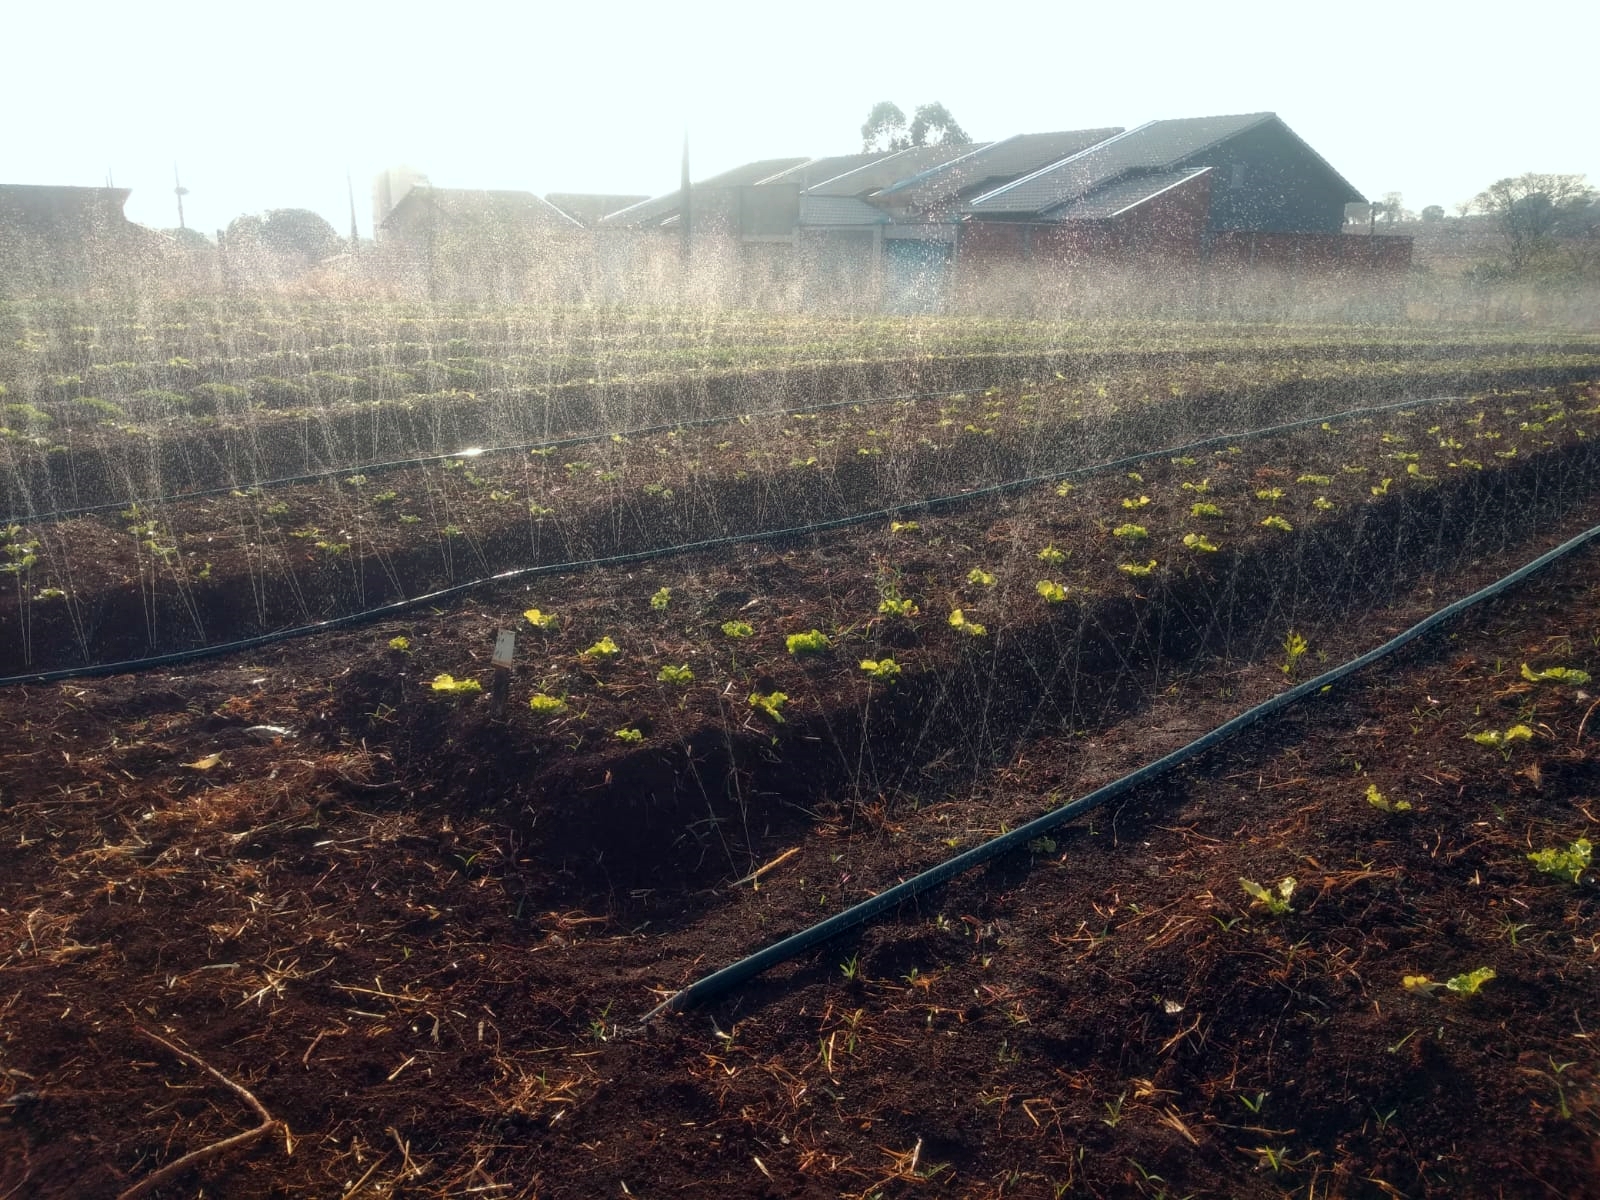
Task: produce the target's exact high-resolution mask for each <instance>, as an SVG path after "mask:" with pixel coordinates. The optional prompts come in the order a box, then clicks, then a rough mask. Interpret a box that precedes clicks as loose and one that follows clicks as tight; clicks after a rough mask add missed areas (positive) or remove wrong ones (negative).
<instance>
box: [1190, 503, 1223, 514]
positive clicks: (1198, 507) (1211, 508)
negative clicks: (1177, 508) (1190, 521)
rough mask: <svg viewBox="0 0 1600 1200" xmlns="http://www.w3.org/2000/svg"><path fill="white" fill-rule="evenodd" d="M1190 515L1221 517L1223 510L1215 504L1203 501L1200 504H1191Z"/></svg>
mask: <svg viewBox="0 0 1600 1200" xmlns="http://www.w3.org/2000/svg"><path fill="white" fill-rule="evenodd" d="M1189 515H1190V516H1191V517H1220V516H1221V515H1222V510H1221V509H1220V508H1218V507H1217V506H1216V505H1215V504H1207V503H1205V502H1204V501H1201V502H1200V503H1199V504H1191V505H1190V506H1189Z"/></svg>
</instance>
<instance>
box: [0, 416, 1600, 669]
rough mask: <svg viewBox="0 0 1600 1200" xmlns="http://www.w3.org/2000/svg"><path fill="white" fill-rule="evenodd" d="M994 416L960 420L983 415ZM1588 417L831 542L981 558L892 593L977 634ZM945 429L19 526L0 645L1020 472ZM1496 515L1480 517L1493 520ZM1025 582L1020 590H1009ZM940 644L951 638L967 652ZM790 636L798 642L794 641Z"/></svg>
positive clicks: (1181, 469)
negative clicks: (760, 459)
mask: <svg viewBox="0 0 1600 1200" xmlns="http://www.w3.org/2000/svg"><path fill="white" fill-rule="evenodd" d="M993 399H994V398H993V397H989V398H985V397H982V396H977V397H967V398H966V399H965V400H964V401H963V402H962V403H963V404H968V405H970V406H972V407H974V408H981V407H983V406H985V405H986V404H988V403H989V402H990V401H992V400H993ZM1597 400H1600V395H1597V394H1596V391H1595V389H1593V388H1589V389H1568V390H1567V391H1565V392H1561V393H1558V392H1551V393H1544V394H1540V395H1522V396H1489V397H1484V398H1482V399H1481V400H1480V401H1479V402H1477V403H1472V404H1460V405H1450V406H1444V407H1440V408H1416V409H1405V410H1399V411H1396V412H1392V413H1388V414H1384V415H1383V416H1382V417H1381V418H1369V419H1366V420H1364V421H1362V422H1358V423H1355V424H1353V425H1351V426H1350V427H1349V428H1348V429H1342V430H1341V429H1336V428H1333V427H1329V428H1325V429H1312V430H1310V431H1307V432H1304V433H1300V434H1295V435H1287V436H1280V437H1275V438H1270V439H1260V440H1257V441H1250V442H1246V443H1243V444H1242V445H1239V446H1233V447H1224V448H1221V449H1219V450H1217V451H1216V452H1215V453H1211V454H1206V455H1193V456H1186V457H1178V458H1175V459H1173V460H1172V461H1165V460H1162V459H1157V460H1155V461H1153V462H1150V463H1147V464H1145V465H1141V466H1140V467H1139V468H1138V470H1136V471H1133V472H1131V473H1130V474H1128V476H1127V477H1126V478H1123V477H1122V476H1120V475H1113V474H1107V473H1103V472H1102V473H1100V474H1097V475H1096V474H1091V475H1090V476H1089V477H1088V478H1085V479H1083V480H1082V481H1080V482H1079V483H1078V484H1073V483H1062V484H1061V485H1060V486H1059V487H1058V486H1055V485H1050V486H1045V487H1038V488H1034V489H1033V490H1032V491H1031V492H1026V493H1023V494H1020V495H1018V496H1017V497H1016V499H1015V501H1014V502H1012V501H1006V502H1005V503H1006V504H1008V505H1009V504H1012V503H1014V504H1015V506H1016V507H1015V510H1014V513H1009V514H1008V515H1006V516H1004V517H999V518H997V517H995V516H994V515H993V507H992V506H993V504H994V501H979V502H973V503H970V504H968V505H967V506H966V508H965V509H964V510H961V511H958V512H955V513H951V514H950V515H938V516H936V515H933V514H920V513H918V512H915V511H912V510H908V511H907V512H905V513H904V514H903V515H902V516H900V517H899V518H897V519H896V520H894V521H892V522H891V521H887V520H886V521H883V522H880V523H879V524H880V528H878V529H876V530H874V529H872V528H870V527H869V528H865V529H863V530H860V531H857V532H855V533H852V534H849V535H845V536H842V537H841V538H838V539H835V540H834V541H833V542H832V543H830V545H833V546H834V547H835V550H834V552H835V553H838V554H840V555H842V557H843V561H845V562H854V563H857V564H860V563H865V562H869V561H874V560H878V561H883V562H885V563H887V564H889V565H888V566H886V567H885V568H884V569H885V570H886V571H890V572H891V575H890V576H886V577H885V578H891V577H892V572H893V571H897V570H902V569H903V568H901V567H898V566H895V565H894V564H895V560H898V559H908V560H911V561H917V560H920V559H922V558H923V557H924V556H926V555H928V554H929V553H933V552H935V551H937V552H939V553H941V554H943V555H945V556H947V557H948V551H947V550H939V549H938V548H939V547H943V546H946V545H948V544H952V543H953V544H961V545H965V546H968V547H972V546H986V547H990V548H991V549H989V550H987V551H984V552H982V553H977V554H972V555H969V556H968V557H971V559H972V561H970V562H966V561H964V560H958V561H956V562H954V563H953V564H952V569H955V570H956V574H955V576H954V577H944V576H941V577H939V578H938V579H926V580H918V581H917V583H916V585H915V587H910V586H907V587H905V588H902V589H901V591H902V598H906V597H909V598H912V599H913V600H914V602H915V605H916V606H917V607H918V608H920V609H921V610H922V611H924V612H928V613H933V612H936V611H937V613H938V616H939V619H940V620H943V621H948V619H949V617H950V616H951V615H952V613H953V611H954V609H956V608H961V609H962V611H963V613H965V614H966V615H967V617H968V618H970V620H972V621H975V622H977V623H979V624H988V623H989V618H990V617H991V616H993V615H998V611H996V610H991V608H990V607H989V606H990V605H991V604H992V603H994V602H995V598H1000V602H1001V605H1002V609H1001V610H1000V611H1003V610H1004V609H1005V607H1006V606H1008V605H1010V604H1012V603H1013V602H1015V600H1016V597H1017V596H1018V595H1019V594H1022V595H1030V594H1031V599H1030V600H1029V601H1028V603H1031V604H1048V603H1049V602H1051V601H1060V600H1062V599H1064V598H1065V597H1066V596H1073V597H1077V598H1080V599H1081V598H1089V597H1100V596H1105V595H1108V594H1126V593H1129V592H1131V591H1138V590H1140V589H1142V588H1144V587H1147V586H1152V584H1151V582H1150V581H1152V580H1154V581H1156V582H1159V581H1160V580H1162V579H1164V578H1166V577H1167V576H1168V575H1169V574H1170V573H1171V572H1174V571H1179V572H1183V571H1187V570H1188V569H1190V568H1191V567H1192V566H1193V565H1194V564H1196V563H1198V562H1202V561H1204V560H1205V559H1207V558H1209V557H1211V556H1213V555H1215V554H1217V553H1218V552H1219V551H1229V552H1231V551H1233V550H1235V549H1238V548H1239V544H1240V542H1241V541H1242V540H1248V539H1251V538H1257V539H1259V538H1268V539H1270V538H1274V537H1286V536H1289V535H1292V534H1294V533H1295V531H1297V530H1302V529H1315V528H1317V527H1319V526H1320V525H1322V524H1326V523H1328V522H1330V521H1334V520H1342V519H1344V518H1345V517H1346V516H1347V515H1348V514H1351V513H1354V512H1359V511H1361V510H1362V509H1363V508H1364V507H1365V506H1367V505H1370V504H1372V503H1376V502H1379V501H1382V500H1383V499H1385V498H1386V497H1388V496H1390V495H1395V494H1400V493H1402V492H1411V491H1417V492H1427V491H1429V490H1430V489H1434V488H1437V487H1440V486H1446V485H1451V486H1453V481H1459V480H1462V479H1468V480H1472V479H1476V478H1478V477H1483V476H1492V475H1494V474H1495V472H1496V471H1498V470H1503V469H1505V468H1506V467H1508V466H1512V465H1517V464H1520V463H1524V462H1528V461H1530V460H1538V459H1540V458H1541V457H1543V456H1547V455H1548V454H1549V453H1550V452H1553V451H1559V450H1562V449H1564V448H1567V449H1570V448H1575V447H1584V446H1585V445H1587V444H1589V443H1590V442H1591V439H1590V428H1589V427H1590V426H1593V425H1594V424H1595V417H1596V416H1597V415H1600V405H1597V404H1596V401H1597ZM991 411H992V410H991ZM941 419H944V420H952V421H953V418H941ZM953 436H954V437H955V442H956V445H957V446H958V447H971V448H973V449H972V450H963V451H962V452H961V453H952V454H951V455H950V456H948V457H940V456H938V455H933V454H929V455H927V456H926V457H924V458H922V459H918V458H917V457H916V455H915V451H916V450H917V449H918V447H917V446H916V445H915V444H912V445H909V446H905V445H902V446H901V447H900V448H899V449H898V450H896V451H895V452H894V453H889V452H885V454H884V455H883V456H882V458H883V464H882V465H880V463H879V459H878V458H877V457H875V456H867V457H865V458H864V457H863V456H861V455H859V454H856V453H848V454H844V453H841V454H840V455H839V458H838V460H837V461H836V462H831V463H830V464H829V465H828V466H827V467H826V468H824V467H822V466H820V465H810V466H806V465H802V466H794V467H792V468H786V469H782V470H776V471H773V472H770V473H762V474H759V475H750V474H749V473H748V472H746V470H745V467H744V465H742V464H744V463H745V462H746V461H747V460H746V459H744V458H743V456H742V455H741V454H738V453H735V451H734V450H733V449H732V448H731V447H730V448H728V449H727V450H725V451H723V454H724V455H725V456H726V461H725V464H724V469H722V470H720V471H713V470H705V471H695V470H691V469H690V468H691V466H692V460H690V459H689V458H688V455H689V454H690V453H691V452H693V453H701V452H703V451H704V450H705V448H704V447H701V448H699V449H697V450H693V451H691V450H690V449H688V448H685V447H682V446H679V445H678V444H677V442H676V441H675V439H673V438H672V437H670V436H669V435H663V437H662V438H660V439H659V440H658V441H657V442H655V443H651V444H647V445H638V444H635V445H628V446H617V445H610V446H608V450H610V451H612V452H615V453H616V454H617V455H618V458H617V459H616V460H614V461H609V460H608V461H600V460H596V461H582V462H579V461H568V462H566V463H560V462H558V461H555V459H554V456H527V457H525V458H523V459H521V460H519V461H518V462H516V463H515V464H514V466H507V465H506V464H504V463H502V464H499V466H498V468H497V467H496V465H495V464H491V463H489V462H488V461H487V460H485V462H483V463H479V462H476V461H474V460H469V459H457V460H452V461H449V462H446V463H443V464H440V465H439V466H438V467H436V468H430V469H418V470H414V471H410V472H405V473H400V474H397V475H396V476H393V477H389V478H386V479H382V480H369V479H363V478H361V477H347V478H345V479H343V480H340V481H338V482H337V483H335V484H333V485H331V486H329V487H326V488H322V489H301V490H297V491H291V492H290V493H288V494H286V495H285V496H280V495H278V494H276V493H272V494H265V495H252V494H248V493H240V494H238V495H233V496H227V497H219V498H215V499H211V500H206V501H197V502H192V503H189V504H186V505H181V506H176V505H175V506H171V507H170V508H168V509H166V510H161V511H155V510H150V511H147V510H144V509H128V510H125V511H124V512H123V513H121V514H118V515H115V516H112V517H111V518H110V519H107V520H101V519H78V520H72V521H63V522H59V523H56V524H49V525H41V526H38V527H30V526H24V525H16V526H13V527H11V528H10V529H9V530H6V531H5V535H6V538H7V540H6V543H5V553H6V555H7V557H8V562H7V564H6V565H7V567H8V569H9V570H10V573H11V574H13V576H14V578H15V580H16V588H15V590H14V592H13V593H12V594H11V595H9V596H7V597H6V598H5V599H4V600H3V601H0V620H3V621H4V623H5V624H4V626H0V628H9V630H10V633H9V634H8V636H7V638H6V645H5V647H4V649H5V656H6V657H5V659H4V661H5V662H6V663H7V666H8V668H9V669H8V671H7V673H10V672H12V671H18V670H22V669H24V668H25V667H29V666H33V667H39V666H54V665H64V664H69V663H73V662H85V661H90V662H92V661H108V660H115V659H118V658H124V657H138V656H141V655H144V654H148V653H151V652H155V651H162V650H169V649H174V648H179V647H182V646H186V645H194V644H197V643H198V644H204V643H208V642H220V641H227V640H231V639H233V638H236V637H240V636H246V635H251V634H255V633H258V632H264V631H270V630H272V629H276V628H283V627H286V626H292V625H298V624H301V623H303V622H306V621H310V620H317V619H324V618H328V617H333V616H338V615H341V614H349V613H356V612H360V611H362V610H364V609H368V608H372V607H375V606H377V605H380V604H384V603H388V602H392V601H395V600H399V599H405V598H409V597H414V596H418V595H423V594H426V593H428V592H431V591H433V590H435V589H437V588H439V587H444V586H449V585H451V584H455V583H459V582H462V581H463V580H469V579H476V578H483V577H485V576H488V575H490V574H493V573H496V572H498V571H502V570H509V569H516V568H524V567H531V566H536V565H541V564H543V565H554V564H560V563H563V562H570V561H575V560H578V561H581V560H588V559H594V558H601V557H605V556H610V555H617V554H650V553H652V552H658V551H660V550H661V549H662V548H665V547H671V546H673V545H682V544H687V543H696V542H701V541H705V540H707V539H710V538H716V537H738V536H744V535H749V534H753V533H758V532H761V531H763V530H773V529H784V528H793V527H794V526H796V525H799V524H803V523H804V522H806V521H808V520H822V519H827V518H830V517H839V516H848V515H850V514H852V513H857V512H860V511H862V510H863V509H872V508H878V507H881V506H884V505H893V504H896V503H897V502H901V501H902V500H903V501H904V502H905V503H907V504H908V505H912V504H913V502H914V501H916V499H917V498H918V497H919V496H921V495H926V494H927V493H925V492H919V491H917V490H916V485H920V484H926V483H928V482H930V481H931V482H939V483H945V484H951V483H959V482H963V477H962V475H961V469H962V467H963V465H964V464H965V466H966V467H967V468H969V469H971V470H972V471H973V473H974V476H976V477H977V478H984V477H985V475H984V472H986V471H993V470H994V469H996V468H997V467H1004V466H1008V465H1009V466H1016V465H1019V464H1018V463H1016V462H1011V463H1008V462H1006V461H1005V460H1004V455H1003V450H1004V442H1003V441H1001V440H999V439H996V440H995V441H994V443H993V445H997V446H999V447H1000V449H999V450H995V451H994V454H995V455H996V457H991V458H987V459H986V458H982V457H971V458H966V457H964V455H966V454H968V453H975V451H976V450H983V449H990V448H991V446H992V443H991V439H990V438H989V437H987V436H984V435H982V434H976V435H975V434H970V433H967V432H966V431H965V429H962V430H961V431H960V432H959V433H957V434H955V435H953ZM711 449H713V450H714V449H715V448H714V447H712V448H711ZM658 452H660V453H658ZM638 461H644V462H647V463H650V464H651V467H652V469H653V470H654V471H658V472H668V474H665V475H652V476H650V478H651V479H652V480H665V482H650V483H646V484H644V485H643V486H642V487H639V486H638V477H636V476H635V477H631V478H630V476H629V475H628V473H627V472H628V470H629V468H628V465H627V464H628V463H629V462H638ZM1246 462H1250V463H1255V464H1256V466H1254V467H1253V468H1251V469H1250V470H1249V471H1245V470H1242V469H1241V468H1240V466H1239V465H1238V464H1240V463H1246ZM702 465H704V464H702ZM1020 465H1026V464H1025V463H1023V464H1020ZM1530 469H1532V468H1530ZM671 472H678V474H672V473H671ZM969 478H970V477H969ZM396 484H403V490H402V488H401V487H396V486H395V485H396ZM1558 484H1559V486H1557V485H1558ZM1569 486H1571V487H1576V486H1578V485H1577V484H1572V485H1569V484H1567V483H1566V482H1564V481H1563V480H1561V479H1559V478H1558V479H1556V480H1555V481H1554V482H1552V484H1551V487H1552V488H1553V489H1554V490H1555V492H1556V493H1560V492H1561V491H1562V489H1563V488H1568V487H1569ZM636 488H637V490H635V489H636ZM650 489H654V490H653V491H652V490H650ZM291 501H292V503H291ZM1502 517H1503V514H1495V513H1493V512H1487V513H1486V514H1484V519H1485V520H1489V521H1491V523H1492V522H1494V521H1499V520H1501V519H1502ZM1019 521H1020V522H1022V523H1023V525H1024V526H1026V527H1031V528H1035V529H1036V530H1037V536H1034V537H1033V540H1035V541H1038V544H1037V545H1032V544H1030V543H1029V542H1027V541H1025V540H1020V536H1021V535H1020V534H1018V533H1017V532H1015V530H1016V529H1017V528H1018V526H1017V525H1016V522H1019ZM941 522H954V523H955V529H953V530H951V531H950V532H941V531H940V530H941V528H942V527H941V525H940V523H941ZM1030 536H1033V535H1030ZM930 538H931V540H930ZM1041 539H1042V540H1041ZM1019 565H1020V566H1021V567H1022V568H1023V570H1024V574H1025V575H1029V577H1026V578H1024V577H1023V576H1022V575H1017V574H1016V572H1017V569H1018V567H1019ZM974 572H977V573H978V576H974V575H973V573H974ZM1029 573H1031V574H1029ZM982 575H994V576H995V577H996V578H997V579H1001V580H1006V581H1008V582H1005V583H1003V584H1002V585H1001V586H999V587H998V589H997V590H994V591H990V590H989V589H988V588H987V587H986V586H984V585H982V584H981V582H980V583H978V584H976V585H975V584H974V583H973V579H974V578H978V577H981V576H982ZM881 582H882V581H880V583H881ZM882 586H885V587H887V586H888V584H887V583H884V584H883V585H882ZM895 586H896V587H899V586H900V585H895ZM974 586H976V587H977V590H976V591H975V592H974V591H973V590H972V588H973V587H974ZM1019 588H1021V592H1020V593H1019V591H1018V589H1019ZM935 596H937V597H939V600H938V602H937V604H935V602H934V600H933V599H932V597H935ZM946 600H948V601H949V603H945V601H946ZM941 606H942V607H941ZM541 607H543V608H546V609H549V608H554V609H555V610H556V611H561V610H562V607H563V606H561V605H559V604H554V605H552V604H548V603H547V604H544V605H542V606H541ZM879 615H886V614H875V613H872V612H867V613H862V614H858V617H859V622H860V623H861V624H863V625H865V624H870V623H871V622H873V621H874V620H875V619H876V617H877V616H879ZM838 620H839V621H842V622H843V623H844V624H850V623H851V621H850V620H847V619H845V618H843V617H840V618H838ZM836 623H838V622H836ZM949 629H950V630H951V632H950V633H949V634H946V635H945V636H946V637H950V636H954V635H959V634H962V633H963V632H966V633H968V634H969V635H970V630H967V631H964V630H962V629H961V628H959V627H957V626H949ZM607 632H608V631H606V630H587V631H584V632H583V633H582V634H581V635H580V636H588V634H589V633H593V634H594V637H593V638H591V639H590V641H591V642H592V641H595V640H598V639H599V638H600V637H602V636H605V635H606V634H607ZM609 632H611V633H614V632H615V631H609ZM790 632H805V631H804V630H787V631H785V636H786V635H787V633H790ZM588 644H590V643H589V642H586V643H585V645H588ZM862 657H863V658H867V659H874V660H875V659H876V658H877V657H879V656H877V655H875V654H870V653H865V652H864V653H863V654H862ZM660 665H665V664H658V667H659V666H660Z"/></svg>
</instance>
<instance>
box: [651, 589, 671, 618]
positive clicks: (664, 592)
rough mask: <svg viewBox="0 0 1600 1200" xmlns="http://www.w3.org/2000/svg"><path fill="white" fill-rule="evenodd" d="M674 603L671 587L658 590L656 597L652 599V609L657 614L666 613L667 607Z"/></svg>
mask: <svg viewBox="0 0 1600 1200" xmlns="http://www.w3.org/2000/svg"><path fill="white" fill-rule="evenodd" d="M671 603H672V589H671V588H669V587H664V588H658V589H656V593H655V595H653V596H651V597H650V607H651V608H653V609H655V610H656V611H657V612H666V611H667V605H669V604H671Z"/></svg>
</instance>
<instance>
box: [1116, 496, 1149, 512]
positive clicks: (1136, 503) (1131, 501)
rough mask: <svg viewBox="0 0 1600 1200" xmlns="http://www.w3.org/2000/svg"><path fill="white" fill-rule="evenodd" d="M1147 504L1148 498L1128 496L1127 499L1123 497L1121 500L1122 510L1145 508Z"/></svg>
mask: <svg viewBox="0 0 1600 1200" xmlns="http://www.w3.org/2000/svg"><path fill="white" fill-rule="evenodd" d="M1149 503H1150V497H1149V496H1139V497H1132V496H1129V497H1125V498H1124V499H1123V501H1122V507H1123V508H1129V509H1133V508H1145V507H1147V506H1148V505H1149Z"/></svg>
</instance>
